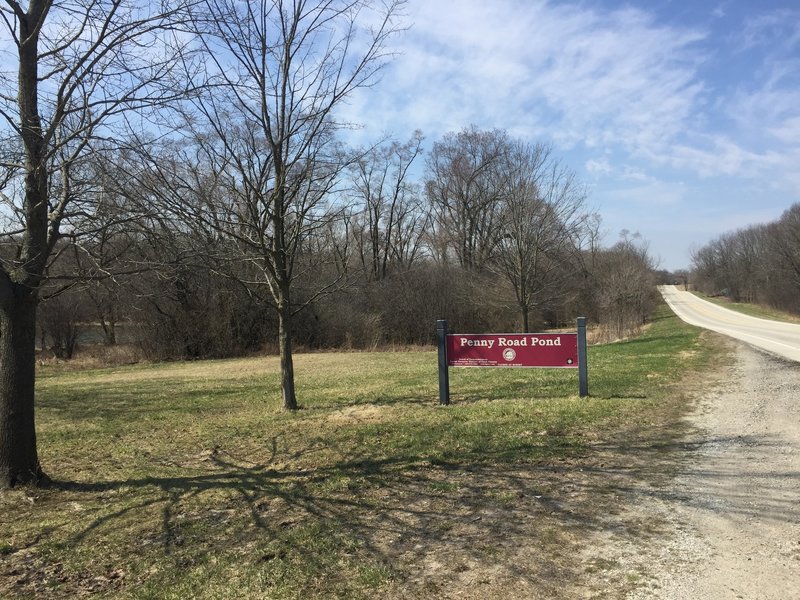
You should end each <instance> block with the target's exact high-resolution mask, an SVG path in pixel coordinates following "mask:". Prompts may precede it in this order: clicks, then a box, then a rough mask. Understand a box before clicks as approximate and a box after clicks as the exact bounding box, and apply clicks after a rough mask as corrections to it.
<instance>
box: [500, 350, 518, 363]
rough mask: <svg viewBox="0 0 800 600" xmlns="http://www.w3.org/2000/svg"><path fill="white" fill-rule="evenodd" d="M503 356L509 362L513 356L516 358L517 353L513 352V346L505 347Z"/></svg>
mask: <svg viewBox="0 0 800 600" xmlns="http://www.w3.org/2000/svg"><path fill="white" fill-rule="evenodd" d="M503 358H505V359H506V360H507V361H508V362H511V361H512V360H514V359H515V358H517V353H516V352H514V349H513V348H506V349H505V350H503Z"/></svg>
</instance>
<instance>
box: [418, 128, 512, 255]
mask: <svg viewBox="0 0 800 600" xmlns="http://www.w3.org/2000/svg"><path fill="white" fill-rule="evenodd" d="M509 146H510V142H509V140H508V136H507V135H506V133H505V132H503V131H500V130H492V131H481V130H479V129H477V128H475V127H470V128H467V129H463V130H462V131H460V132H458V133H455V134H454V133H449V134H447V135H445V136H444V138H443V139H442V141H440V142H436V143H435V144H434V145H433V149H432V150H431V153H430V155H429V157H428V163H427V179H426V184H425V191H426V194H427V198H428V202H429V203H430V207H431V213H432V216H433V219H434V223H435V227H436V228H435V232H434V234H433V235H434V237H435V238H436V239H435V240H434V241H433V246H434V247H438V248H440V249H441V252H442V253H443V254H444V256H442V257H440V258H443V259H447V253H448V252H453V253H455V258H456V260H457V262H458V264H459V265H461V266H462V267H464V268H465V269H468V270H480V269H482V268H483V267H485V266H486V264H487V263H488V262H489V259H490V258H491V256H492V254H493V252H494V251H495V249H496V247H497V244H498V242H499V240H500V237H501V235H502V234H501V231H500V224H501V221H502V218H501V215H502V194H503V186H502V182H501V164H502V161H503V160H505V158H506V155H507V153H508V150H509Z"/></svg>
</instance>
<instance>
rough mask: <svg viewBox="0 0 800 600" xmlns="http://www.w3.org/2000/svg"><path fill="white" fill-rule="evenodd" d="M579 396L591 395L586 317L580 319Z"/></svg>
mask: <svg viewBox="0 0 800 600" xmlns="http://www.w3.org/2000/svg"><path fill="white" fill-rule="evenodd" d="M578 395H580V397H581V398H586V396H588V395H589V365H588V362H587V356H586V317H578Z"/></svg>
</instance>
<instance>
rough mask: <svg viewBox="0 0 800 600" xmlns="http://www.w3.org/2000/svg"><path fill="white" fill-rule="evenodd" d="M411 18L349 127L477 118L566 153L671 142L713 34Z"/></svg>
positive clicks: (626, 24)
mask: <svg viewBox="0 0 800 600" xmlns="http://www.w3.org/2000/svg"><path fill="white" fill-rule="evenodd" d="M410 12H411V15H410V16H411V18H412V20H413V21H414V24H413V26H412V28H411V30H410V31H409V32H408V33H407V34H406V35H405V36H403V37H402V38H401V39H400V40H399V44H400V48H399V49H400V50H401V51H402V56H401V57H400V58H399V59H398V60H397V61H396V62H395V63H394V64H392V65H391V66H390V67H389V68H388V69H387V71H386V73H385V76H384V78H383V81H382V83H381V84H380V86H378V87H376V88H373V89H371V90H366V91H365V94H368V95H369V97H370V100H369V102H368V103H367V104H366V105H364V106H361V107H360V108H361V110H362V112H361V113H360V114H351V115H349V116H350V118H351V119H352V120H358V118H357V117H359V116H360V117H361V118H362V120H368V121H370V122H379V123H383V124H386V125H389V128H390V129H392V130H399V131H410V130H413V129H414V128H417V127H419V128H421V129H422V130H423V131H425V132H426V133H428V134H429V135H431V136H434V137H438V136H439V135H441V134H442V133H444V132H446V131H448V130H452V129H458V128H461V127H463V126H466V125H468V124H470V123H475V124H477V125H479V126H481V127H500V128H504V129H507V130H509V131H510V132H511V133H512V134H514V135H520V136H526V137H530V138H535V139H541V138H542V137H547V138H549V139H552V140H553V141H555V142H556V143H557V144H559V145H560V146H561V147H562V148H569V147H574V146H575V145H578V144H582V145H585V146H587V147H594V148H603V147H606V146H609V145H614V144H620V145H624V146H626V147H628V148H631V149H636V148H640V147H644V146H649V147H652V146H654V145H658V146H663V145H664V144H666V143H667V142H668V141H669V139H670V138H672V137H673V136H675V135H676V134H677V133H678V132H680V131H681V130H682V129H683V128H685V127H686V126H687V124H688V121H689V120H690V119H691V117H692V110H693V108H694V107H695V106H696V105H697V103H698V102H700V101H701V99H702V93H703V86H702V84H700V83H699V81H698V80H697V79H696V77H695V72H696V66H697V64H698V63H699V61H700V60H701V59H702V56H701V55H700V54H699V53H698V52H697V51H696V50H695V49H694V44H695V42H698V41H700V40H702V39H703V37H704V34H703V33H702V32H698V31H695V30H691V29H683V30H679V29H674V28H669V27H663V26H658V25H656V24H655V23H654V22H653V21H652V19H651V18H650V17H649V16H648V15H647V14H646V13H644V12H643V11H640V10H636V9H626V10H622V11H618V12H612V13H600V12H595V11H593V10H588V9H584V8H581V7H580V6H579V5H569V4H556V3H547V2H516V1H513V0H495V1H494V2H491V3H487V2H484V1H482V0H480V1H479V0H458V1H456V0H440V1H437V2H425V1H424V0H415V2H413V3H412V4H411V11H410Z"/></svg>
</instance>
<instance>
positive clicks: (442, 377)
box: [436, 319, 450, 406]
mask: <svg viewBox="0 0 800 600" xmlns="http://www.w3.org/2000/svg"><path fill="white" fill-rule="evenodd" d="M436 344H437V345H438V346H439V404H441V405H443V406H447V405H448V404H450V371H449V370H448V368H447V367H448V364H447V321H445V320H444V319H440V320H439V321H436Z"/></svg>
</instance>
